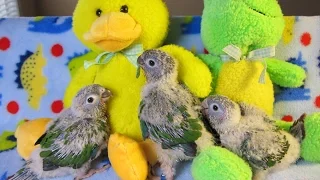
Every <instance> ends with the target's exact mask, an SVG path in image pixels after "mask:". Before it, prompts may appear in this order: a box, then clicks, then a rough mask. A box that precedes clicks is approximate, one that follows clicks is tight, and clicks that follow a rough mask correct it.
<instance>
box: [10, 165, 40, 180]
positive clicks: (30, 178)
mask: <svg viewBox="0 0 320 180" xmlns="http://www.w3.org/2000/svg"><path fill="white" fill-rule="evenodd" d="M9 180H38V178H37V175H36V174H34V173H33V172H32V171H31V170H30V169H29V168H27V167H24V168H22V169H20V170H19V171H18V172H16V174H14V175H13V176H12V177H11V178H9Z"/></svg>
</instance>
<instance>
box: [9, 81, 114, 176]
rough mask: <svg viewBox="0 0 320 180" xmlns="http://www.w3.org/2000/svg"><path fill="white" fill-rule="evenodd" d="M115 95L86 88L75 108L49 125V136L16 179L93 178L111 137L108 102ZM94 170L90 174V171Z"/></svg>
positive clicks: (45, 137)
mask: <svg viewBox="0 0 320 180" xmlns="http://www.w3.org/2000/svg"><path fill="white" fill-rule="evenodd" d="M110 97H111V92H110V91H109V90H107V89H105V88H103V87H102V86H100V85H90V86H87V87H84V88H82V89H81V90H80V91H79V92H78V94H77V95H76V97H75V98H74V100H73V104H72V106H71V108H69V109H66V110H65V111H64V112H62V113H61V114H60V116H59V117H58V118H57V119H56V120H55V121H53V122H52V123H51V124H49V125H48V129H47V131H46V133H45V134H44V135H43V136H42V137H41V138H40V139H39V140H38V141H37V142H36V144H38V143H40V147H39V148H37V149H36V150H34V151H33V153H32V155H31V158H30V159H29V160H28V161H27V162H26V164H25V166H24V167H23V168H22V169H21V170H19V171H18V172H17V173H16V174H15V175H14V176H13V177H12V179H13V180H20V179H21V180H22V179H23V180H35V179H42V178H53V177H61V176H66V175H70V174H71V175H73V176H75V177H76V179H83V178H87V177H89V176H91V175H92V174H94V173H95V172H98V171H102V170H104V169H106V168H107V167H103V168H102V169H99V170H98V169H96V170H93V169H92V170H90V168H91V162H92V161H93V160H95V159H96V158H97V157H98V156H99V155H100V153H101V151H102V150H103V149H105V148H106V144H107V141H108V138H109V135H110V132H109V131H110V130H109V125H108V118H107V114H106V107H105V106H106V105H105V103H106V102H107V101H108V100H109V98H110ZM89 170H90V171H89Z"/></svg>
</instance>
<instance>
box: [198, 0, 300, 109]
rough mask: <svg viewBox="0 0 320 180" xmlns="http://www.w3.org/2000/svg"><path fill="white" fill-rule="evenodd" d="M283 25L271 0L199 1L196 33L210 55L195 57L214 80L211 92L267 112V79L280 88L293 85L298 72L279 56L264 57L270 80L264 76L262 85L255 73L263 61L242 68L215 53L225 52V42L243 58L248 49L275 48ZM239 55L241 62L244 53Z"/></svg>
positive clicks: (297, 83) (269, 99)
mask: <svg viewBox="0 0 320 180" xmlns="http://www.w3.org/2000/svg"><path fill="white" fill-rule="evenodd" d="M284 24H285V23H284V20H283V15H282V12H281V9H280V6H279V4H278V2H277V1H276V0H241V1H234V0H205V8H204V11H203V20H202V24H201V36H202V40H203V43H204V46H205V48H206V50H207V51H208V53H209V54H210V55H207V56H205V55H202V56H200V57H202V59H203V61H204V62H205V63H206V64H207V65H208V66H209V67H210V69H211V70H212V73H214V76H213V78H216V79H214V80H213V83H214V84H213V86H212V87H213V93H218V94H221V95H226V96H228V97H230V98H231V99H232V100H234V101H237V102H241V101H242V102H246V103H249V104H253V105H256V106H258V107H259V108H261V109H262V110H264V111H265V112H266V113H268V114H269V115H272V114H273V103H274V99H273V97H274V92H273V90H272V89H273V83H275V84H279V85H281V86H283V87H299V86H301V85H302V84H303V80H304V79H305V72H304V70H303V69H302V68H301V67H298V66H296V65H293V64H289V63H286V62H284V61H281V60H275V59H269V58H266V59H265V61H266V62H267V64H268V66H267V72H268V74H270V79H271V82H270V80H269V79H268V75H266V83H265V84H259V83H258V81H259V76H258V73H259V72H261V66H262V65H263V63H264V62H263V60H260V61H255V62H252V61H248V63H247V66H243V65H244V64H241V63H238V62H235V61H233V60H230V61H229V62H228V63H223V62H219V61H221V60H219V57H220V55H224V54H225V53H224V52H223V49H224V48H225V47H226V46H228V45H235V46H237V47H238V48H240V49H241V51H242V54H243V56H247V55H248V53H249V52H251V51H253V50H257V49H261V48H266V47H270V46H276V45H277V43H278V41H279V40H280V38H281V35H282V32H283V29H284ZM243 59H244V60H246V58H245V57H244V58H243ZM270 61H272V62H270ZM222 64H223V65H222ZM256 64H261V65H256ZM241 65H242V66H241ZM269 65H270V66H269ZM243 68H245V69H246V70H243ZM240 69H241V70H240ZM282 72H283V73H282ZM252 74H253V76H252ZM250 78H252V79H250ZM254 78H255V79H256V81H257V82H256V83H254ZM246 80H247V81H246ZM239 92H240V93H239Z"/></svg>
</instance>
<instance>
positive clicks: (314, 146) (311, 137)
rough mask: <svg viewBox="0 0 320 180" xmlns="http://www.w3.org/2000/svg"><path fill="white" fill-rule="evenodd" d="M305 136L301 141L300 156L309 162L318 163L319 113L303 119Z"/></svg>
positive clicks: (319, 139) (319, 147) (319, 143)
mask: <svg viewBox="0 0 320 180" xmlns="http://www.w3.org/2000/svg"><path fill="white" fill-rule="evenodd" d="M305 126H306V137H305V139H304V140H303V142H302V147H301V157H302V158H303V159H304V160H306V161H310V162H316V163H320V156H319V149H320V136H319V133H320V113H315V114H313V115H310V116H308V117H307V118H306V119H305Z"/></svg>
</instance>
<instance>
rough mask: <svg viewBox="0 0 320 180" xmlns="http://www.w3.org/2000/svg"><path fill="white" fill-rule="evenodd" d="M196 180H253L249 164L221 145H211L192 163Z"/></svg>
mask: <svg viewBox="0 0 320 180" xmlns="http://www.w3.org/2000/svg"><path fill="white" fill-rule="evenodd" d="M191 168H192V169H191V170H192V176H193V178H194V179H195V180H212V179H214V180H251V179H252V171H251V168H250V167H249V165H248V164H247V163H246V162H245V161H244V160H242V159H241V158H239V157H238V156H237V155H235V154H233V153H232V152H230V151H228V150H227V149H224V148H220V147H210V148H208V149H205V150H204V151H202V152H201V153H200V155H199V156H198V157H196V158H195V159H194V160H193V163H192V167H191Z"/></svg>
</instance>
